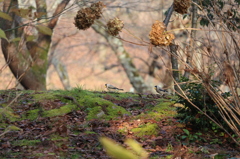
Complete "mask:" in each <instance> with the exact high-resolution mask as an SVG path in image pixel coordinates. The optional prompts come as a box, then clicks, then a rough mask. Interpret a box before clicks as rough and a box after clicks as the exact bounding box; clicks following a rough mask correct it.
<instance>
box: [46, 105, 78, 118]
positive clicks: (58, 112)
mask: <svg viewBox="0 0 240 159" xmlns="http://www.w3.org/2000/svg"><path fill="white" fill-rule="evenodd" d="M76 109H77V106H76V105H65V106H62V107H60V108H59V109H52V110H48V111H44V112H43V116H44V117H53V116H59V115H65V114H67V113H70V112H71V111H73V110H76Z"/></svg>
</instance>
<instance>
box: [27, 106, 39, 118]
mask: <svg viewBox="0 0 240 159" xmlns="http://www.w3.org/2000/svg"><path fill="white" fill-rule="evenodd" d="M39 111H40V110H39V109H34V110H29V111H28V112H27V113H26V115H25V117H24V118H26V119H29V120H35V119H37V117H38V115H39Z"/></svg>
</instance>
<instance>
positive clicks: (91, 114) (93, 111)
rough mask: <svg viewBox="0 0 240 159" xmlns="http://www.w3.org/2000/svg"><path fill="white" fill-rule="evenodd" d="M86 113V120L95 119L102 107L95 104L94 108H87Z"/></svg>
mask: <svg viewBox="0 0 240 159" xmlns="http://www.w3.org/2000/svg"><path fill="white" fill-rule="evenodd" d="M87 110H88V111H89V112H88V115H87V117H86V118H87V120H91V119H96V118H98V114H99V113H100V112H101V111H102V107H100V106H96V107H94V108H87ZM104 115H105V114H104Z"/></svg>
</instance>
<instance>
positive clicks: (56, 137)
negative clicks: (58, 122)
mask: <svg viewBox="0 0 240 159" xmlns="http://www.w3.org/2000/svg"><path fill="white" fill-rule="evenodd" d="M68 139H69V138H68V137H62V136H59V135H56V134H52V135H51V140H52V141H57V140H60V141H64V140H65V141H66V140H68Z"/></svg>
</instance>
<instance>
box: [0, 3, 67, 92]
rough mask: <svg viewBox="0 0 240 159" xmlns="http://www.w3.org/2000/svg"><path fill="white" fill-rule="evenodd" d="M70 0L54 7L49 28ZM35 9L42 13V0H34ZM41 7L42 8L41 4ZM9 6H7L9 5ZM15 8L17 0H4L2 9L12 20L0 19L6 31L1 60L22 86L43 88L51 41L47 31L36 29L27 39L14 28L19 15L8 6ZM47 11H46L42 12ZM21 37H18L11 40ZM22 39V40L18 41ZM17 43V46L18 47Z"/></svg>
mask: <svg viewBox="0 0 240 159" xmlns="http://www.w3.org/2000/svg"><path fill="white" fill-rule="evenodd" d="M69 1H70V0H63V1H62V2H61V3H60V4H59V5H58V7H57V9H56V11H55V13H54V15H53V17H54V18H52V19H51V21H50V22H49V23H48V24H47V27H48V28H50V29H51V30H53V29H54V27H55V26H56V24H57V21H58V18H59V16H60V15H59V13H61V12H62V10H63V9H64V8H65V7H66V5H67V4H68V3H69ZM36 4H37V10H38V11H41V12H45V13H46V3H45V1H44V0H36ZM44 7H45V8H44ZM9 8H11V9H9ZM14 8H15V9H17V8H18V1H17V0H12V1H9V0H5V1H4V8H3V11H4V12H5V13H7V14H9V15H10V16H11V17H12V19H13V20H12V21H7V20H4V19H1V24H4V25H1V26H0V27H1V29H3V30H4V31H5V32H6V36H7V38H8V39H9V40H8V41H7V40H5V39H2V41H1V46H2V52H3V54H4V57H5V60H6V61H7V63H8V64H9V67H10V69H11V71H12V73H13V74H14V76H15V77H16V78H17V79H18V80H19V82H20V83H21V84H22V86H23V87H24V88H25V89H32V90H45V89H46V73H47V62H48V60H47V58H48V50H49V47H50V43H51V35H49V34H46V33H44V32H41V31H39V32H38V38H37V39H36V40H35V41H27V35H26V33H25V32H21V31H19V30H18V29H17V27H19V26H20V25H22V24H21V17H19V16H18V15H16V14H15V12H14V10H12V9H14ZM46 14H47V13H46ZM17 37H21V40H20V41H17V42H16V41H11V40H12V39H14V38H17ZM20 42H22V43H20ZM19 47H21V49H19Z"/></svg>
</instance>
